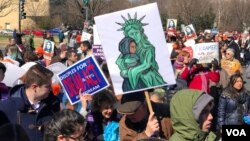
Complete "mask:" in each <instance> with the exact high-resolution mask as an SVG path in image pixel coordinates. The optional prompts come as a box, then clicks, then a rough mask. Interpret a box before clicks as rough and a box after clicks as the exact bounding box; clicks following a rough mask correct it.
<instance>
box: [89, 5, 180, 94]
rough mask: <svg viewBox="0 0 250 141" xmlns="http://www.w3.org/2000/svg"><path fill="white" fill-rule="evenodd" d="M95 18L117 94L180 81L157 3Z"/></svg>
mask: <svg viewBox="0 0 250 141" xmlns="http://www.w3.org/2000/svg"><path fill="white" fill-rule="evenodd" d="M94 19H95V23H96V26H97V30H98V34H99V37H100V39H101V42H102V47H103V51H104V54H105V58H106V62H107V65H108V68H109V71H110V76H111V80H112V83H113V86H114V90H115V93H116V94H124V93H130V92H134V91H141V90H146V89H151V88H155V87H160V86H165V85H171V84H175V83H176V81H175V77H174V73H173V69H172V64H171V61H170V55H169V52H168V49H167V48H166V47H167V44H166V40H165V35H164V31H163V29H162V23H161V19H160V14H159V10H158V7H157V4H156V3H152V4H147V5H144V6H139V7H135V8H131V9H126V10H122V11H117V12H114V13H109V14H105V15H101V16H97V17H95V18H94Z"/></svg>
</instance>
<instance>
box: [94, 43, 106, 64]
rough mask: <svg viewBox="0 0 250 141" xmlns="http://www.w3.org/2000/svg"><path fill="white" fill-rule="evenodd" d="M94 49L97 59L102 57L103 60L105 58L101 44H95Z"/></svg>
mask: <svg viewBox="0 0 250 141" xmlns="http://www.w3.org/2000/svg"><path fill="white" fill-rule="evenodd" d="M92 50H93V55H94V56H95V58H96V59H102V60H103V61H104V60H105V57H104V53H103V49H102V46H101V45H93V46H92Z"/></svg>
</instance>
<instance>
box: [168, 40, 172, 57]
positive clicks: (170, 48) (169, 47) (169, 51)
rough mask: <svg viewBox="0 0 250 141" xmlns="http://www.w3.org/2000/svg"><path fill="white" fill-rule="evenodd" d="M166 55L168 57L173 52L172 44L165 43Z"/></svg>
mask: <svg viewBox="0 0 250 141" xmlns="http://www.w3.org/2000/svg"><path fill="white" fill-rule="evenodd" d="M167 48H168V53H169V56H171V53H172V51H173V43H167Z"/></svg>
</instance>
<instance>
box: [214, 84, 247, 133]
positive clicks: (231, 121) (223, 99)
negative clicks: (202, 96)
mask: <svg viewBox="0 0 250 141" xmlns="http://www.w3.org/2000/svg"><path fill="white" fill-rule="evenodd" d="M248 93H249V92H247V91H245V92H244V91H242V92H241V94H240V95H241V96H242V97H243V98H241V99H242V100H237V99H239V98H238V97H239V95H237V92H234V91H230V90H229V88H226V89H225V90H224V91H223V92H222V94H221V96H220V99H219V104H218V117H217V123H218V128H219V129H220V128H221V127H222V125H241V124H243V116H244V114H247V113H248V114H249V113H250V96H249V94H248Z"/></svg>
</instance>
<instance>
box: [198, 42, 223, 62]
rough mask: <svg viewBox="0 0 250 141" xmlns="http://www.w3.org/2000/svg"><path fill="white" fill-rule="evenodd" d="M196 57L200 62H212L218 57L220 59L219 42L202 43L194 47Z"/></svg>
mask: <svg viewBox="0 0 250 141" xmlns="http://www.w3.org/2000/svg"><path fill="white" fill-rule="evenodd" d="M193 50H194V58H197V59H198V60H199V62H198V63H211V61H213V60H214V58H215V59H217V60H218V61H219V44H218V43H217V42H216V43H200V44H196V45H195V47H194V48H193Z"/></svg>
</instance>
